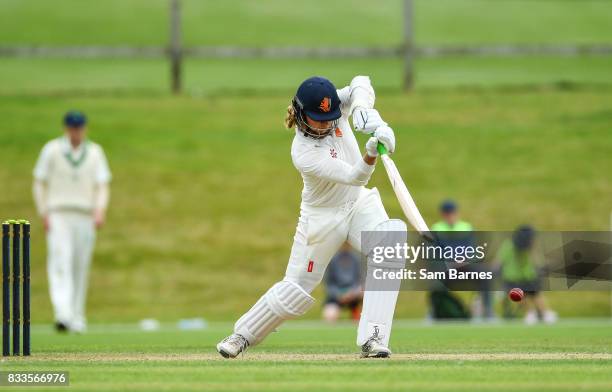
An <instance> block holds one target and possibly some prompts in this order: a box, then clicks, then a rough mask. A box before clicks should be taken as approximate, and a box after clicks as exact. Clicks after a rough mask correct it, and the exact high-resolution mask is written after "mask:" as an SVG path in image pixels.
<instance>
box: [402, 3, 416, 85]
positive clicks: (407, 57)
mask: <svg viewBox="0 0 612 392" xmlns="http://www.w3.org/2000/svg"><path fill="white" fill-rule="evenodd" d="M412 11H413V3H412V0H404V12H403V14H404V36H403V47H402V54H403V55H404V80H403V88H404V91H410V90H411V89H412V87H413V85H414V31H413V21H414V19H413V14H412Z"/></svg>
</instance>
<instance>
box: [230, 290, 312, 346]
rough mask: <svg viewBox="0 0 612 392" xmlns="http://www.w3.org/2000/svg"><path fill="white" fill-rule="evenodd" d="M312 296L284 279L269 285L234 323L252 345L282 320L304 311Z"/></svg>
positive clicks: (238, 331)
mask: <svg viewBox="0 0 612 392" xmlns="http://www.w3.org/2000/svg"><path fill="white" fill-rule="evenodd" d="M314 301H315V300H314V298H313V297H312V296H311V295H310V294H308V293H307V292H306V291H305V290H304V289H303V288H301V287H300V286H299V285H298V284H296V283H293V282H289V281H287V280H283V281H280V282H278V283H276V284H275V285H274V286H272V287H271V288H270V289H269V290H268V291H267V292H266V293H265V294H264V295H263V296H262V297H261V298H260V299H259V301H257V303H255V305H253V307H252V308H251V309H250V310H249V311H248V312H247V313H245V314H244V316H242V317H241V318H240V319H239V320H238V321H237V322H236V324H235V325H234V332H235V333H238V334H240V335H242V336H244V337H245V338H246V339H247V340H248V341H249V344H250V345H251V346H253V345H255V344H257V343H259V342H261V341H262V340H263V339H264V338H265V337H266V336H268V334H269V333H270V332H272V331H273V330H274V329H275V328H276V327H278V326H279V325H280V324H281V323H282V322H283V321H285V320H289V319H292V318H295V317H298V316H301V315H303V314H304V313H306V311H307V310H308V309H310V307H311V306H312V304H313V303H314Z"/></svg>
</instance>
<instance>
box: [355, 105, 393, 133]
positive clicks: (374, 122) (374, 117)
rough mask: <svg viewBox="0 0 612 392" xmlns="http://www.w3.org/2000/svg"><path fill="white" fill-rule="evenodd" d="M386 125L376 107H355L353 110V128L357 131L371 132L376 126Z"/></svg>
mask: <svg viewBox="0 0 612 392" xmlns="http://www.w3.org/2000/svg"><path fill="white" fill-rule="evenodd" d="M383 125H387V123H386V122H384V121H383V119H382V117H380V114H379V113H378V110H376V109H363V108H360V107H358V108H356V109H355V110H354V111H353V128H354V129H355V131H357V132H362V133H372V132H374V131H375V130H376V129H377V128H378V127H381V126H383Z"/></svg>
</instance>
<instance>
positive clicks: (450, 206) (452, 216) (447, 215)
mask: <svg viewBox="0 0 612 392" xmlns="http://www.w3.org/2000/svg"><path fill="white" fill-rule="evenodd" d="M440 216H441V218H442V219H441V220H440V221H439V222H437V223H435V224H434V225H433V226H431V231H434V232H437V235H436V237H437V239H438V244H439V245H440V246H453V247H457V246H471V245H473V242H474V238H473V235H472V231H473V228H472V225H471V224H470V223H468V222H466V221H464V220H461V219H460V216H459V208H458V206H457V203H456V202H455V201H454V200H451V199H447V200H444V201H443V202H442V203H440ZM461 232H463V233H465V235H462V234H461ZM443 233H449V234H448V235H444V234H443ZM450 233H452V234H450ZM462 267H463V270H464V271H477V272H480V271H484V270H486V267H484V266H482V265H480V264H465V265H463V266H462ZM444 283H445V286H447V287H448V286H451V288H452V283H453V282H444ZM479 294H480V295H479V297H478V298H477V299H476V300H474V304H473V306H472V308H473V312H472V313H473V315H474V316H475V317H481V318H485V319H493V318H494V317H495V315H494V313H493V305H492V302H493V301H492V295H491V288H490V287H489V282H488V281H485V280H483V281H482V282H481V287H480V291H479ZM448 296H450V293H445V292H438V291H432V292H431V294H430V300H431V306H432V315H433V317H434V318H439V317H438V316H437V315H439V314H448V312H442V311H441V310H440V309H437V308H440V307H441V305H440V304H446V307H449V306H448V304H449V303H452V302H453V300H452V299H451V298H446V297H448ZM454 301H455V302H460V300H459V299H458V298H455V299H454ZM454 308H457V309H459V307H458V306H457V305H455V307H454ZM455 313H456V314H457V315H459V316H458V317H457V318H468V317H470V315H469V313H467V312H465V311H463V312H461V311H456V312H455Z"/></svg>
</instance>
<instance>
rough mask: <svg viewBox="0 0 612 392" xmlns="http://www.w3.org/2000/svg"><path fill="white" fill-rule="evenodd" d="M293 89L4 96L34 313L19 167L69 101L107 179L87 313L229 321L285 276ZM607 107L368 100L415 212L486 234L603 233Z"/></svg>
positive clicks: (602, 96)
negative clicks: (456, 208) (104, 164)
mask: <svg viewBox="0 0 612 392" xmlns="http://www.w3.org/2000/svg"><path fill="white" fill-rule="evenodd" d="M339 82H340V83H342V82H346V80H340V81H339ZM374 82H376V80H374ZM290 96H291V93H290V92H287V93H286V94H269V95H257V96H248V95H247V96H231V95H229V96H228V95H224V96H211V97H198V98H196V97H179V98H174V97H168V96H165V95H155V94H152V95H149V96H147V95H143V94H131V95H130V94H127V95H125V94H124V95H113V94H103V95H97V96H89V95H85V94H80V95H76V96H70V95H62V94H58V95H48V96H46V95H19V96H3V97H0V118H2V121H3V124H2V132H0V155H1V156H2V159H3V162H4V163H3V164H2V165H0V183H1V184H6V185H7V186H8V188H3V189H5V190H4V191H3V194H2V198H1V199H0V216H3V217H10V216H18V217H28V218H30V220H31V221H32V222H33V225H34V226H33V240H32V241H33V257H34V258H33V280H32V288H33V297H32V298H33V304H34V309H35V311H34V312H33V318H34V321H35V322H43V321H49V320H50V319H51V312H50V305H49V299H48V292H47V286H46V272H45V260H44V252H45V244H44V234H43V232H42V229H41V227H40V224H39V221H38V219H37V218H36V216H35V211H34V208H33V203H32V198H31V172H32V168H33V166H34V162H35V160H36V157H37V155H38V153H39V151H40V149H41V148H42V146H43V144H44V143H45V142H46V141H47V140H49V139H51V138H53V137H56V136H57V135H59V134H61V126H60V122H61V115H62V113H63V112H64V111H65V110H66V109H67V108H75V107H76V108H81V109H82V110H84V111H85V112H87V113H88V114H89V117H90V120H91V123H90V129H91V135H90V136H91V137H92V139H93V140H96V141H98V142H100V143H101V144H102V145H103V146H104V147H105V149H106V152H107V155H108V158H109V161H110V166H111V169H112V171H113V174H114V180H113V184H112V197H111V205H110V210H109V216H108V224H107V226H106V227H105V228H104V229H103V230H102V231H101V232H100V233H99V236H98V237H99V241H98V246H97V248H96V255H95V260H94V266H93V271H92V278H91V286H90V287H91V290H90V297H89V309H90V312H89V317H90V319H91V320H92V321H94V322H104V321H126V320H138V319H140V318H144V317H156V318H160V319H167V320H176V319H178V318H180V317H191V316H204V317H206V318H209V319H214V320H227V319H233V318H235V317H236V316H237V315H238V314H240V313H241V312H243V311H244V310H245V309H246V308H247V307H248V305H249V304H251V303H252V302H253V301H254V300H255V299H256V298H257V297H258V296H259V295H260V294H261V293H262V292H264V291H265V290H266V289H267V288H268V287H269V286H270V284H271V283H273V282H275V281H276V280H278V279H280V277H281V276H282V274H283V273H284V271H285V267H286V263H287V257H288V254H289V250H290V247H291V243H292V236H293V233H294V230H295V224H296V221H297V216H298V211H299V201H300V200H299V198H300V190H301V187H302V184H301V178H300V176H299V174H298V173H297V171H296V170H295V168H294V167H293V165H292V163H291V160H290V155H289V149H290V144H291V140H292V135H291V133H290V132H288V131H286V130H284V129H283V128H282V125H281V122H282V119H283V116H284V111H285V108H286V105H287V104H288V102H289V99H290ZM611 106H612V94H610V92H609V90H607V89H596V88H593V89H580V88H578V89H575V90H574V89H569V90H558V89H546V88H542V89H515V90H512V89H510V90H507V89H503V90H498V89H472V90H448V89H445V90H431V91H427V90H426V91H421V92H416V93H414V94H411V95H401V94H385V93H380V94H379V95H378V103H377V107H378V108H379V109H380V110H381V113H383V115H384V116H385V118H386V119H387V120H388V121H389V123H390V124H392V125H393V127H394V128H395V130H396V133H397V143H398V148H397V152H396V154H395V156H394V159H395V162H396V163H397V166H398V168H399V170H400V172H401V173H402V174H403V175H404V178H405V180H406V181H407V184H408V186H409V187H410V189H411V190H412V193H413V196H414V197H415V200H416V202H417V204H418V205H419V207H420V209H421V211H422V213H423V215H424V217H425V219H426V221H427V222H433V221H435V220H436V218H437V212H436V211H437V205H438V203H439V201H440V200H441V199H442V198H444V197H448V196H452V197H455V198H456V199H457V200H459V202H460V203H461V205H462V208H463V212H464V216H465V218H466V219H468V220H469V221H471V222H472V223H473V224H474V225H475V227H477V228H478V229H483V230H486V229H494V230H510V229H512V228H514V227H515V226H516V225H518V224H520V223H523V222H530V223H533V224H534V225H535V226H536V227H537V228H539V229H542V230H575V229H583V230H607V229H608V228H609V215H610V204H609V195H610V194H612V183H611V182H610V179H609V176H607V175H606V173H607V172H606V171H605V168H607V167H610V165H611V156H610V153H609V146H610V145H611V143H612V134H611V133H610V129H609V125H610V122H611V121H612V112H611V111H610V107H611ZM360 142H361V143H364V142H365V140H364V139H363V138H360ZM381 170H382V168H381V167H379V168H378V169H377V170H376V172H375V173H374V176H373V179H372V182H371V185H372V186H376V187H378V188H379V189H380V191H381V194H382V198H383V201H384V203H385V205H386V207H387V209H388V211H389V213H390V215H391V216H394V217H401V216H402V214H401V210H400V209H399V206H398V204H397V202H396V199H395V196H394V195H393V192H392V190H391V187H390V186H389V183H388V179H387V178H386V176H385V173H384V170H382V171H381ZM228 282H232V285H231V286H232V289H231V290H227V288H228ZM316 295H317V297H319V298H320V297H321V293H320V292H319V291H317V293H316ZM404 295H405V296H404ZM402 298H403V299H402ZM402 298H401V299H400V302H399V306H398V314H399V315H400V317H422V316H423V314H424V306H425V301H424V299H423V297H422V296H421V295H420V294H419V293H405V294H403V295H402ZM551 300H553V301H552V303H553V305H554V306H555V308H556V309H557V310H559V311H560V313H561V315H562V316H572V317H576V316H596V315H599V316H602V315H609V311H610V305H609V301H610V299H609V295H608V294H607V293H605V292H599V293H584V292H577V293H559V294H558V295H557V296H554V297H551ZM316 316H317V315H316V313H315V312H313V313H312V317H316Z"/></svg>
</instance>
